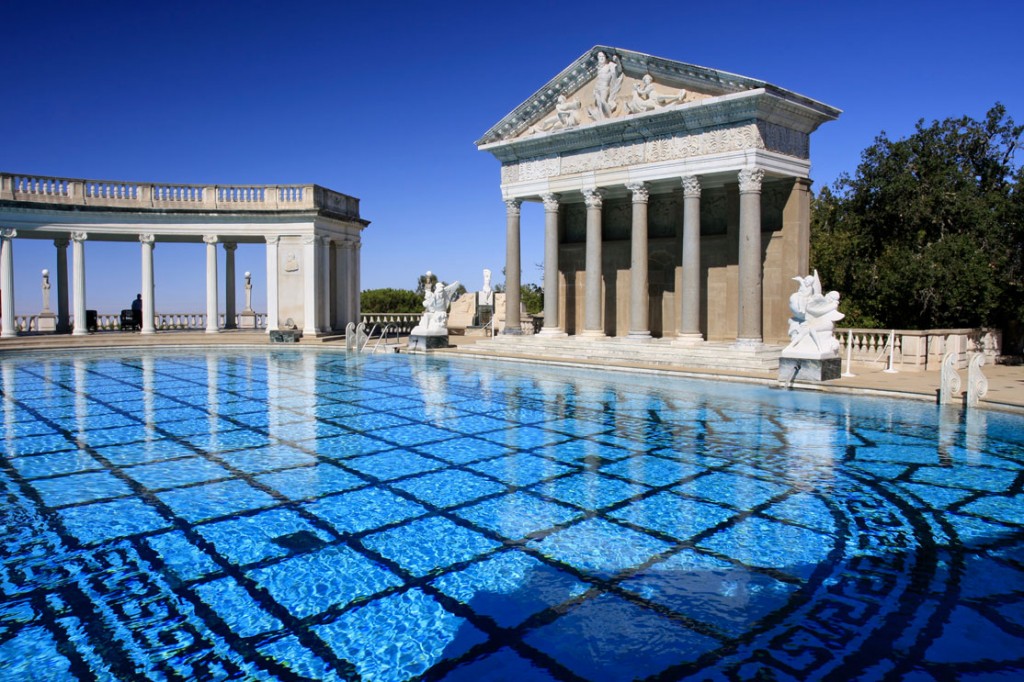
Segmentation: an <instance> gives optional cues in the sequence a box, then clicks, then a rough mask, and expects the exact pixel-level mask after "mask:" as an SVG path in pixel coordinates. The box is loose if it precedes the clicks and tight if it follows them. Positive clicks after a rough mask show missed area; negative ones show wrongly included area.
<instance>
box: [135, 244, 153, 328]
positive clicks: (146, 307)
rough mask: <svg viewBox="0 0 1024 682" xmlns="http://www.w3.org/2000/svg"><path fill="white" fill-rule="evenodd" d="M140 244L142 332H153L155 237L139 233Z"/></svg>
mask: <svg viewBox="0 0 1024 682" xmlns="http://www.w3.org/2000/svg"><path fill="white" fill-rule="evenodd" d="M139 242H140V243H141V244H142V333H143V334H154V333H156V328H155V326H154V324H153V316H154V315H155V313H156V302H155V301H154V300H153V297H154V296H155V295H156V286H155V282H154V278H153V249H154V248H156V244H155V242H156V237H155V236H154V235H152V234H140V235H139Z"/></svg>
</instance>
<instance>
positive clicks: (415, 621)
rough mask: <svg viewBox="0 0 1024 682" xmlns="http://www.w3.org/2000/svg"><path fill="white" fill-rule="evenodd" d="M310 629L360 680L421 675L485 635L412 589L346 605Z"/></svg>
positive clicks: (381, 681)
mask: <svg viewBox="0 0 1024 682" xmlns="http://www.w3.org/2000/svg"><path fill="white" fill-rule="evenodd" d="M313 631H314V632H316V634H317V636H318V637H320V639H322V640H323V641H324V642H325V643H326V644H327V645H328V646H330V647H331V649H333V650H334V652H335V653H336V654H337V655H338V656H340V657H342V658H344V659H346V660H348V661H351V662H352V664H353V665H355V668H356V671H357V672H358V673H359V675H360V677H361V678H362V679H364V680H374V681H375V682H399V681H401V680H408V679H410V678H412V677H415V676H417V675H421V674H423V673H424V672H426V671H427V670H428V669H429V668H430V667H431V666H433V665H435V664H436V663H438V662H440V661H442V660H444V659H446V658H457V657H459V656H461V655H462V654H463V653H465V652H466V651H467V650H468V649H470V648H471V647H473V646H475V645H476V644H479V643H480V642H482V641H484V639H485V636H484V635H483V633H481V632H480V631H479V630H477V629H476V628H474V627H473V626H472V625H470V624H469V623H468V622H467V621H466V620H465V619H463V618H460V617H458V616H456V615H455V614H453V613H450V612H448V611H446V610H445V609H444V607H442V606H441V605H440V604H438V603H437V602H436V601H435V600H434V599H433V598H432V597H430V596H429V595H427V594H425V593H423V592H422V591H420V590H415V589H414V590H409V591H408V592H403V593H401V594H395V595H392V596H390V597H387V598H385V599H378V600H376V601H372V602H370V603H368V604H366V605H364V606H360V607H358V608H355V609H352V610H351V611H348V612H347V613H345V614H343V615H342V616H341V617H339V618H338V619H337V620H335V621H332V622H330V623H327V624H325V625H316V626H313Z"/></svg>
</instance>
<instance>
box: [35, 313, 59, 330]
mask: <svg viewBox="0 0 1024 682" xmlns="http://www.w3.org/2000/svg"><path fill="white" fill-rule="evenodd" d="M36 328H37V329H38V330H39V332H40V333H41V334H53V333H55V332H56V331H57V315H56V314H55V313H40V314H39V316H38V317H37V318H36Z"/></svg>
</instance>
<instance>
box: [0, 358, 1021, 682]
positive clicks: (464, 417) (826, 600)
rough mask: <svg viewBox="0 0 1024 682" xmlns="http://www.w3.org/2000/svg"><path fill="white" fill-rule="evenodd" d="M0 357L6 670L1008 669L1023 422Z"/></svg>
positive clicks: (323, 361) (478, 380)
mask: <svg viewBox="0 0 1024 682" xmlns="http://www.w3.org/2000/svg"><path fill="white" fill-rule="evenodd" d="M0 370H2V377H0V378H2V384H0V389H2V393H3V405H2V424H0V429H2V440H0V446H2V449H3V456H2V458H0V494H2V496H3V497H2V502H0V504H2V506H0V520H2V524H0V535H2V537H0V543H2V544H0V547H2V549H0V552H2V565H0V679H4V680H30V679H32V680H34V679H41V680H64V679H81V680H93V679H99V680H112V679H121V680H129V679H145V680H163V679H178V680H191V679H243V680H261V679H266V680H275V679H280V680H300V679H313V680H340V679H350V680H355V679H364V680H406V679H411V678H423V679H430V680H439V679H445V680H517V681H526V680H596V681H604V680H631V679H645V678H650V679H667V680H676V679H693V680H707V679H742V680H749V679H766V680H769V679H770V680H804V679H841V680H848V679H863V680H875V679H879V680H881V679H894V680H914V681H915V682H917V681H928V680H949V679H971V680H974V679H977V680H981V679H986V680H988V679H993V680H995V679H1006V680H1009V679H1020V676H1021V675H1024V530H1022V524H1024V418H1022V417H1020V416H1015V415H1008V414H1001V413H995V412H984V411H977V410H972V411H969V412H966V413H964V412H962V411H961V410H959V409H954V408H939V407H936V406H934V405H928V404H917V403H906V402H896V401H888V400H881V399H866V398H860V399H857V398H850V397H841V396H831V395H826V394H814V393H794V392H786V391H781V390H774V389H768V388H762V387H751V386H741V385H734V384H728V383H711V382H698V381H685V380H681V379H670V378H664V377H657V376H647V375H631V374H625V373H601V372H597V371H581V370H572V371H568V370H558V369H553V368H537V367H531V366H529V365H525V364H519V363H500V362H490V361H479V360H463V361H455V360H445V359H442V358H432V357H431V358H427V357H422V356H418V357H409V356H390V357H384V356H371V357H366V356H355V357H352V356H346V355H344V354H338V353H330V352H314V351H309V352H297V351H294V350H292V351H280V352H276V351H269V352H268V351H252V352H246V351H230V352H229V351H211V352H210V353H208V354H207V353H206V352H205V351H204V352H202V353H185V352H181V353H173V352H164V353H160V354H159V355H157V354H148V353H146V354H143V355H141V356H139V355H138V354H137V353H136V354H133V355H128V354H124V355H106V356H98V355H97V356H88V355H81V356H78V357H76V358H74V359H72V358H71V357H70V356H48V357H45V356H36V357H26V358H16V359H6V360H4V361H3V362H2V363H0Z"/></svg>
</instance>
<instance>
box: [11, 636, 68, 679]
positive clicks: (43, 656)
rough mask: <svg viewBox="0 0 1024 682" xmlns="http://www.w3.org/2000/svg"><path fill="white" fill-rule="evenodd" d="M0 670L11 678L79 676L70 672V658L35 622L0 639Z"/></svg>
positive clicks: (64, 677) (65, 677)
mask: <svg viewBox="0 0 1024 682" xmlns="http://www.w3.org/2000/svg"><path fill="white" fill-rule="evenodd" d="M0 671H2V672H3V674H4V679H6V680H10V681H11V682H16V681H18V680H25V681H26V682H29V681H30V680H44V679H45V680H46V681H47V682H51V681H52V682H62V681H63V680H68V681H69V682H70V681H71V680H77V679H79V678H78V676H76V675H73V674H72V673H71V661H69V660H68V659H67V658H65V657H64V655H63V654H61V653H60V651H59V649H58V647H57V642H56V641H55V640H54V638H53V635H52V634H51V633H50V632H49V631H47V630H46V629H45V628H42V627H38V626H32V627H27V628H25V629H23V630H20V631H18V632H17V633H16V634H15V635H14V636H13V637H11V638H10V639H5V641H4V642H2V643H0Z"/></svg>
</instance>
